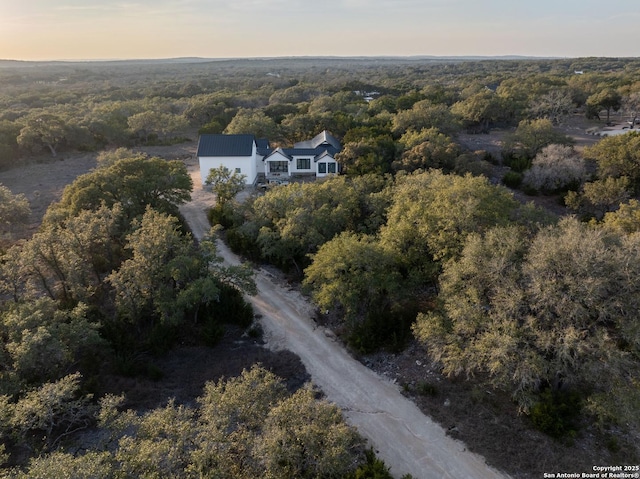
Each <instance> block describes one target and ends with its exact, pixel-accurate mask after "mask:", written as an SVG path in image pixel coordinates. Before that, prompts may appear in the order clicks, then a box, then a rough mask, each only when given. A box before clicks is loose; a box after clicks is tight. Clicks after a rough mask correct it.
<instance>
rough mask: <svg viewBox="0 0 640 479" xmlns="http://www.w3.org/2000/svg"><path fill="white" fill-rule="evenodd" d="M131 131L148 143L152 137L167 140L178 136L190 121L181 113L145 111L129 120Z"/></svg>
mask: <svg viewBox="0 0 640 479" xmlns="http://www.w3.org/2000/svg"><path fill="white" fill-rule="evenodd" d="M127 124H128V126H129V129H130V130H131V132H132V133H133V134H134V135H136V136H138V137H140V138H142V139H143V140H144V142H145V143H148V142H149V141H150V139H152V137H154V136H155V137H156V138H158V137H159V138H161V139H162V140H166V139H167V138H168V137H169V136H177V135H179V134H181V133H182V132H184V131H185V130H186V129H187V127H188V123H187V120H186V119H185V118H184V117H183V116H181V115H174V114H173V113H163V112H156V111H143V112H141V113H136V114H135V115H132V116H130V117H129V119H128V120H127Z"/></svg>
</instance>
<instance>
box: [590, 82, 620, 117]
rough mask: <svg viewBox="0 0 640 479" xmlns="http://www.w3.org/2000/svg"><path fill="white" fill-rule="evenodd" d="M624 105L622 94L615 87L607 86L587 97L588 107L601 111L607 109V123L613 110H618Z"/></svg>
mask: <svg viewBox="0 0 640 479" xmlns="http://www.w3.org/2000/svg"><path fill="white" fill-rule="evenodd" d="M621 106H622V95H620V93H619V92H618V91H617V90H614V89H613V88H605V89H603V90H600V91H599V92H597V93H594V94H593V95H591V96H590V97H589V98H587V107H589V108H592V109H594V110H595V111H600V110H602V109H604V110H607V123H609V118H610V115H611V110H613V111H618V110H619V109H620V107H621Z"/></svg>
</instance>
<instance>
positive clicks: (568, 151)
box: [523, 145, 588, 193]
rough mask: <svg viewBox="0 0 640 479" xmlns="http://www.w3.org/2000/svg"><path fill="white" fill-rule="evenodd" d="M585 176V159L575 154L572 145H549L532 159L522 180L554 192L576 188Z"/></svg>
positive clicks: (531, 185) (526, 183)
mask: <svg viewBox="0 0 640 479" xmlns="http://www.w3.org/2000/svg"><path fill="white" fill-rule="evenodd" d="M587 176H588V174H587V167H586V163H585V161H584V160H583V159H582V158H580V157H579V156H577V154H576V152H575V151H574V150H573V148H572V147H569V146H564V145H549V146H546V147H545V148H544V149H543V150H542V151H541V152H540V153H538V154H537V155H536V157H535V158H534V159H533V161H532V164H531V168H530V169H529V170H528V171H526V172H525V174H524V179H523V182H524V184H525V185H527V186H529V187H531V188H533V189H536V190H540V191H544V192H549V193H556V192H559V191H566V190H570V189H571V190H577V189H578V188H579V187H580V186H581V185H582V183H584V182H585V180H586V179H587Z"/></svg>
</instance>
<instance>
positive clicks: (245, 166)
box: [199, 156, 257, 185]
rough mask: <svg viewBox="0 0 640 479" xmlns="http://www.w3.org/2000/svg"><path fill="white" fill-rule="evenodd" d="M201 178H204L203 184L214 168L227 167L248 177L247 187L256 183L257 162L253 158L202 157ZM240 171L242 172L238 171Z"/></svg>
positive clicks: (246, 179)
mask: <svg viewBox="0 0 640 479" xmlns="http://www.w3.org/2000/svg"><path fill="white" fill-rule="evenodd" d="M199 160H200V176H201V177H202V184H203V185H204V182H205V181H206V179H207V176H208V175H209V170H211V169H212V168H219V167H220V166H221V165H224V166H226V167H227V168H229V170H231V171H232V172H233V171H237V172H238V173H240V174H242V175H246V178H245V179H244V182H245V183H246V184H247V185H251V184H253V183H254V182H255V180H256V176H257V172H256V162H255V160H254V158H253V157H252V156H215V157H200V158H199ZM238 169H239V170H240V171H238Z"/></svg>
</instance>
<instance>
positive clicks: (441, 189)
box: [380, 170, 518, 279]
mask: <svg viewBox="0 0 640 479" xmlns="http://www.w3.org/2000/svg"><path fill="white" fill-rule="evenodd" d="M517 209H518V202H517V201H516V200H514V199H513V196H512V195H511V193H509V192H508V191H507V190H506V189H505V188H503V187H500V186H494V185H492V184H490V183H489V180H488V179H487V178H486V177H473V176H471V175H466V176H457V175H445V174H443V173H442V172H441V171H439V170H432V171H429V172H427V173H422V172H416V173H414V174H412V175H408V176H405V177H401V178H400V179H398V180H397V183H396V186H395V188H394V192H393V203H392V205H391V207H390V208H389V210H388V213H387V215H388V220H387V224H386V226H384V227H383V228H382V229H381V231H380V238H381V241H382V243H383V244H385V245H386V246H387V247H389V248H390V249H391V250H393V251H396V252H397V253H398V254H399V255H401V256H402V258H403V264H405V265H406V267H407V268H409V269H410V270H413V271H416V272H418V271H420V270H422V271H423V272H422V273H421V274H420V276H422V278H423V279H424V278H425V276H424V275H425V274H426V277H429V276H430V275H431V274H433V273H434V269H433V268H434V265H433V262H434V261H436V262H446V261H447V260H449V259H451V258H455V257H457V256H458V255H459V254H460V252H461V251H462V246H463V244H464V241H465V239H466V236H467V235H468V234H470V233H472V232H482V231H486V230H487V229H489V228H491V227H493V226H497V225H505V224H507V223H508V222H509V221H510V220H511V218H512V216H513V215H514V214H515V211H516V210H517Z"/></svg>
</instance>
